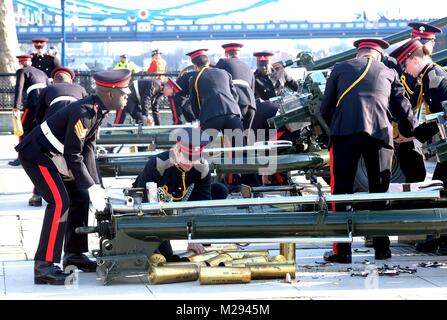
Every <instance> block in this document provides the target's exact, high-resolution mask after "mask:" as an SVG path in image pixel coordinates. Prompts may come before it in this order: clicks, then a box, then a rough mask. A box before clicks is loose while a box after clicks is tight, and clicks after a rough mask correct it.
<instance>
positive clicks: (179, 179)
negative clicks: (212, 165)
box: [132, 128, 211, 261]
mask: <svg viewBox="0 0 447 320" xmlns="http://www.w3.org/2000/svg"><path fill="white" fill-rule="evenodd" d="M170 137H171V138H172V139H173V140H174V141H176V144H175V145H174V146H173V147H171V149H170V150H168V151H165V152H162V153H160V154H158V155H155V156H152V157H151V158H149V160H148V162H147V164H146V166H145V168H144V170H143V172H141V173H140V174H139V175H138V177H137V179H136V180H135V182H134V183H133V185H132V187H134V188H144V189H145V192H144V196H143V201H144V202H147V201H148V195H147V190H146V183H148V182H155V183H156V184H157V186H158V187H159V188H162V190H163V191H164V192H165V193H166V194H168V195H169V196H171V197H172V201H198V200H211V174H210V170H209V164H208V162H207V161H206V160H204V159H202V158H201V153H202V150H203V148H204V147H205V145H206V144H208V143H209V142H210V139H209V136H208V135H207V134H206V133H204V132H201V130H200V129H197V128H195V129H193V128H185V129H176V130H174V131H173V132H172V134H171V135H170ZM188 194H189V197H188ZM188 250H194V251H197V252H199V253H202V252H203V251H204V250H203V247H202V246H198V245H190V246H188ZM158 251H159V253H161V254H162V255H164V256H165V257H166V259H167V260H168V261H169V260H171V257H172V248H171V244H170V242H169V241H163V242H162V244H161V245H160V247H159V248H158Z"/></svg>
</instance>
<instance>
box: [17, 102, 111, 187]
mask: <svg viewBox="0 0 447 320" xmlns="http://www.w3.org/2000/svg"><path fill="white" fill-rule="evenodd" d="M107 113H108V110H107V109H106V108H105V106H104V104H103V103H102V101H101V100H100V99H99V97H98V96H96V95H92V96H89V97H87V98H84V99H81V100H78V101H76V102H73V103H71V104H69V105H66V106H64V107H62V108H60V109H59V110H58V111H57V112H56V113H54V114H52V115H51V116H49V117H48V118H47V120H46V121H45V122H44V123H43V124H41V125H40V126H37V127H35V128H34V129H33V130H32V131H31V132H30V133H29V134H28V135H27V136H25V138H24V139H23V141H22V142H21V143H20V144H19V145H18V146H17V147H16V150H17V151H20V150H21V149H22V148H23V147H24V146H26V145H27V144H28V143H37V144H39V145H40V147H41V150H42V151H43V152H44V153H46V154H47V155H48V156H50V157H58V156H59V158H56V159H57V160H58V161H56V162H57V163H55V164H56V166H57V168H58V170H59V172H60V173H61V174H62V175H64V176H69V177H72V178H73V179H74V181H75V182H76V185H77V186H78V187H79V188H80V189H88V188H89V187H91V186H92V185H93V184H99V177H98V172H97V169H96V162H95V149H96V134H97V130H98V127H99V126H100V125H101V122H102V120H103V119H104V116H105V115H106V114H107ZM45 125H46V126H48V128H49V130H50V131H51V134H48V132H47V134H46V135H45V134H44V131H47V130H44V129H43V127H44V126H45ZM47 136H48V137H50V136H52V137H53V138H55V139H57V141H56V143H55V142H54V139H50V138H47ZM50 140H53V142H51V141H50ZM61 146H62V147H61ZM61 155H62V157H63V159H62V160H64V161H63V163H61V161H59V160H61V159H60V158H61V157H60V156H61ZM53 162H54V161H53ZM64 165H65V167H64Z"/></svg>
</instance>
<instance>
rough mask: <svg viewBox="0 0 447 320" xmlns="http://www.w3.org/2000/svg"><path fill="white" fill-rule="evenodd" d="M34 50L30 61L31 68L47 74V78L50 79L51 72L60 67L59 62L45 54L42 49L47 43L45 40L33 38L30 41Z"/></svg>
mask: <svg viewBox="0 0 447 320" xmlns="http://www.w3.org/2000/svg"><path fill="white" fill-rule="evenodd" d="M32 41H33V44H34V48H35V49H36V51H35V52H33V54H32V55H33V58H32V59H31V61H32V63H33V67H36V68H37V69H40V70H42V71H43V72H45V73H46V74H47V76H48V77H51V72H52V71H53V70H54V69H56V68H59V67H61V62H60V61H59V59H58V58H57V57H55V56H53V55H51V54H49V53H47V52H45V50H44V48H45V46H46V44H47V42H48V39H46V38H35V39H32Z"/></svg>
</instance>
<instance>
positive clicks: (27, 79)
mask: <svg viewBox="0 0 447 320" xmlns="http://www.w3.org/2000/svg"><path fill="white" fill-rule="evenodd" d="M47 82H48V77H47V75H46V74H45V73H44V72H43V71H41V70H39V69H37V68H34V67H32V66H28V67H23V68H21V69H18V70H17V71H16V86H15V94H14V107H17V108H20V107H21V106H22V103H23V106H24V107H25V108H34V107H35V106H36V105H37V101H38V99H39V93H40V91H41V90H42V89H43V88H37V89H34V90H32V91H29V92H28V93H27V90H28V89H29V88H30V87H31V86H32V85H35V84H38V83H40V84H43V85H46V84H47Z"/></svg>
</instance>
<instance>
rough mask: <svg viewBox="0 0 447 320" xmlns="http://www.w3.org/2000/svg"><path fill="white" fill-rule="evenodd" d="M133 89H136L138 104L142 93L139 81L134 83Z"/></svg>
mask: <svg viewBox="0 0 447 320" xmlns="http://www.w3.org/2000/svg"><path fill="white" fill-rule="evenodd" d="M133 87H134V89H135V93H136V94H137V99H138V103H140V101H141V97H140V91H139V90H138V80H134V81H133Z"/></svg>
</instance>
